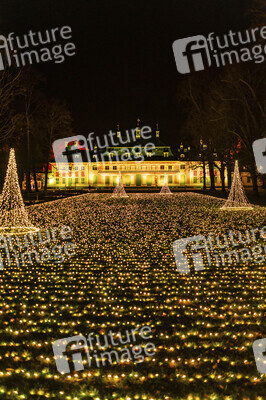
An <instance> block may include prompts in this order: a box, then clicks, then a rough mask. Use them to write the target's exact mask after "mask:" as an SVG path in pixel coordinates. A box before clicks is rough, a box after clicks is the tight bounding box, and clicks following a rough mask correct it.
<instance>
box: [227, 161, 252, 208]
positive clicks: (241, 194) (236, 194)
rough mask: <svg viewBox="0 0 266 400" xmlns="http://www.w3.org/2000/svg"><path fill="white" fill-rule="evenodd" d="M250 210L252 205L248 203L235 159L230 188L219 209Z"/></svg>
mask: <svg viewBox="0 0 266 400" xmlns="http://www.w3.org/2000/svg"><path fill="white" fill-rule="evenodd" d="M239 209H242V210H252V209H253V207H252V206H251V204H250V203H249V201H248V199H247V196H246V193H245V189H244V186H243V183H242V181H241V176H240V172H239V167H238V160H236V161H235V169H234V176H233V183H232V186H231V190H230V193H229V196H228V199H227V200H226V202H225V204H224V205H223V206H222V207H221V210H239Z"/></svg>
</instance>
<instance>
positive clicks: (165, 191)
mask: <svg viewBox="0 0 266 400" xmlns="http://www.w3.org/2000/svg"><path fill="white" fill-rule="evenodd" d="M160 194H173V193H172V192H171V190H170V188H169V185H168V179H167V175H166V173H165V174H164V183H163V186H162V188H161V191H160Z"/></svg>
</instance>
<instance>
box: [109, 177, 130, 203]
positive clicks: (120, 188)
mask: <svg viewBox="0 0 266 400" xmlns="http://www.w3.org/2000/svg"><path fill="white" fill-rule="evenodd" d="M112 197H128V195H127V194H126V191H125V188H124V185H123V182H122V176H121V172H119V177H118V183H117V185H116V187H115V188H114V191H113V194H112Z"/></svg>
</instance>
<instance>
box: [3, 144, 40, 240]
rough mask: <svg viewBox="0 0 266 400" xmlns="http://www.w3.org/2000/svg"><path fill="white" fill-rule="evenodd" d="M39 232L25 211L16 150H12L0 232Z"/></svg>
mask: <svg viewBox="0 0 266 400" xmlns="http://www.w3.org/2000/svg"><path fill="white" fill-rule="evenodd" d="M37 230H38V229H36V228H35V227H34V226H33V225H32V224H31V222H30V221H29V218H28V214H27V212H26V210H25V207H24V203H23V199H22V195H21V191H20V187H19V181H18V173H17V165H16V158H15V150H14V149H10V153H9V160H8V165H7V172H6V177H5V182H4V187H3V192H2V198H1V202H0V232H4V233H25V232H32V231H37Z"/></svg>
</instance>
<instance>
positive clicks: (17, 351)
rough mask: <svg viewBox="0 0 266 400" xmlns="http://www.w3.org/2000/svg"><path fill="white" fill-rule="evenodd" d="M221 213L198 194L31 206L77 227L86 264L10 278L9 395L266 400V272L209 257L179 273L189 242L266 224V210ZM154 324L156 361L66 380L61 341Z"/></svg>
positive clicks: (1, 329) (43, 219)
mask: <svg viewBox="0 0 266 400" xmlns="http://www.w3.org/2000/svg"><path fill="white" fill-rule="evenodd" d="M220 206H221V200H219V199H215V198H213V197H212V198H211V197H206V196H203V195H194V194H189V193H180V194H173V196H154V195H152V194H132V195H130V196H129V198H128V199H127V201H126V204H125V203H124V202H117V200H116V199H115V198H111V197H110V195H109V194H91V193H90V194H85V195H81V196H75V197H71V198H66V199H61V200H57V201H52V202H47V203H42V204H37V205H32V206H30V207H28V208H27V210H28V214H29V217H30V220H31V221H32V222H33V223H34V225H36V226H40V228H41V229H50V228H51V227H53V226H54V227H56V226H62V225H67V226H70V227H71V235H72V238H73V242H75V244H76V257H75V258H70V259H69V260H66V261H64V262H63V263H62V264H55V263H54V262H53V261H51V260H48V261H47V263H46V264H44V265H38V264H34V265H25V266H17V265H16V264H15V263H14V264H12V265H11V266H7V267H6V268H5V269H4V270H3V271H1V275H0V293H1V299H2V307H1V310H0V312H1V314H0V315H1V325H0V349H1V352H0V356H1V357H2V358H1V359H0V362H1V372H0V378H1V383H0V385H1V386H0V395H2V397H3V398H4V399H5V398H8V399H11V400H17V399H20V398H25V399H28V398H31V397H34V398H36V399H39V400H45V399H46V398H49V399H54V400H60V399H62V400H64V399H67V400H74V399H77V400H82V399H84V400H87V399H91V400H96V399H97V398H98V399H100V400H110V399H114V400H116V399H123V400H125V399H126V398H128V399H129V398H130V399H132V400H133V399H138V400H152V399H154V400H163V399H168V400H174V399H180V400H185V399H186V400H188V399H192V400H202V399H204V398H206V399H218V400H219V399H225V398H228V399H232V400H236V399H237V400H238V399H239V400H244V399H247V400H248V399H255V400H263V398H264V397H265V396H264V389H265V377H264V376H263V375H261V374H259V373H258V371H257V370H256V366H255V360H254V356H253V353H252V343H253V342H254V340H256V339H258V338H261V337H263V334H264V330H263V329H264V328H263V324H264V314H263V311H264V308H265V297H264V296H265V282H266V279H265V275H266V267H265V264H262V263H260V264H257V263H255V262H254V261H252V262H248V263H242V264H240V263H239V264H236V265H230V266H220V267H217V268H215V267H212V268H208V265H207V261H206V267H205V269H204V270H203V271H200V272H196V273H194V274H186V275H180V274H179V273H178V271H177V268H176V265H175V259H174V255H173V253H172V243H173V241H174V240H176V239H178V238H182V237H189V236H194V235H197V234H200V233H201V234H202V235H204V236H206V237H207V236H208V233H209V232H214V234H215V235H222V234H227V233H228V231H229V230H233V231H237V230H239V227H240V226H241V229H243V231H244V230H247V229H252V228H254V227H256V226H257V227H260V226H261V225H262V223H263V221H265V209H263V208H262V207H256V208H255V209H254V210H253V211H252V213H247V212H246V211H241V210H240V211H239V212H237V213H221V212H220V211H219V207H220ZM214 221H215V223H214ZM261 241H262V239H261ZM214 246H217V245H216V243H214ZM217 251H219V249H218V247H217ZM144 325H149V326H150V327H151V328H152V339H151V340H152V342H154V343H155V345H156V353H155V355H154V357H153V358H152V359H146V360H145V362H143V363H139V364H136V363H134V362H130V363H118V364H113V365H106V366H105V367H102V368H96V367H88V368H85V369H84V370H83V371H79V372H76V373H75V372H73V373H72V374H69V375H68V374H65V375H61V374H59V373H58V372H57V370H56V366H55V360H54V358H53V351H52V342H53V341H54V340H56V339H59V338H63V337H68V336H73V335H75V334H83V335H86V334H89V333H90V332H94V333H95V334H101V335H102V334H104V333H106V332H108V331H109V330H110V329H112V330H113V331H125V330H126V329H131V328H137V327H142V326H144ZM144 343H145V342H144ZM22 396H24V397H22ZM0 397H1V396H0Z"/></svg>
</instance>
